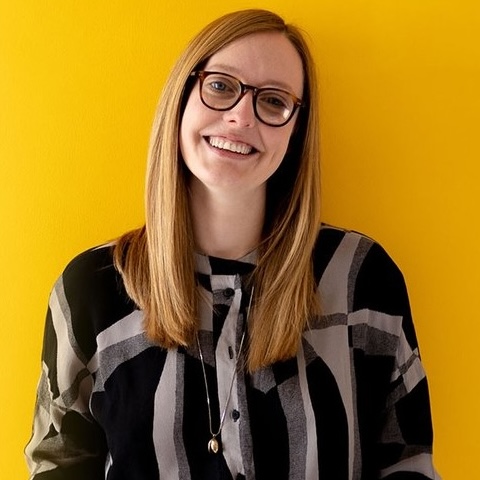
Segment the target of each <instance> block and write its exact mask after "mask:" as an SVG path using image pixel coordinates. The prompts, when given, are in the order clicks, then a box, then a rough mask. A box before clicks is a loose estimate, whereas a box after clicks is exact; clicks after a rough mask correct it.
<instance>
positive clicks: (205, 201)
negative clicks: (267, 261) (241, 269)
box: [190, 185, 265, 259]
mask: <svg viewBox="0 0 480 480" xmlns="http://www.w3.org/2000/svg"><path fill="white" fill-rule="evenodd" d="M190 192H191V193H190V211H191V213H192V221H193V231H194V237H195V244H196V248H197V250H198V251H199V252H200V253H204V254H206V255H212V256H215V257H220V258H229V259H238V258H241V257H243V256H244V255H246V254H247V253H249V252H251V251H252V250H254V249H255V248H256V247H257V246H258V244H259V243H260V241H261V238H262V230H263V222H264V216H265V191H257V192H242V193H241V194H238V193H236V194H232V193H231V192H227V193H223V194H222V193H218V192H215V193H213V192H211V191H210V190H206V189H205V188H201V187H196V186H195V185H191V190H190Z"/></svg>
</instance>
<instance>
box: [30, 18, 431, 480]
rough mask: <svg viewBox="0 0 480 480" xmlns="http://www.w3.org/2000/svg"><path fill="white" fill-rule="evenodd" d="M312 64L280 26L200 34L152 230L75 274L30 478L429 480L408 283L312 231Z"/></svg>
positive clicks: (161, 148) (384, 259) (170, 120)
mask: <svg viewBox="0 0 480 480" xmlns="http://www.w3.org/2000/svg"><path fill="white" fill-rule="evenodd" d="M317 105H318V99H317V83H316V79H315V67H314V64H313V61H312V59H311V56H310V54H309V51H308V48H307V46H306V44H305V42H304V40H303V38H302V36H301V34H300V32H299V31H298V30H297V29H296V28H294V27H293V26H291V25H286V24H285V23H284V22H283V20H282V19H281V18H279V17H278V16H276V15H275V14H273V13H270V12H266V11H261V10H247V11H241V12H236V13H232V14H229V15H226V16H224V17H222V18H220V19H218V20H217V21H215V22H213V23H212V24H210V25H208V26H207V27H206V28H205V29H204V30H203V31H202V32H200V33H199V34H198V35H197V36H196V37H195V38H194V39H193V40H192V42H191V43H190V44H189V46H188V47H187V48H186V50H185V52H184V54H183V55H182V56H181V57H180V59H179V60H178V62H177V63H176V65H175V68H174V69H173V71H172V73H171V75H170V77H169V80H168V81H167V84H166V86H165V89H164V92H163V94H162V99H161V102H160V104H159V107H158V112H157V116H156V120H155V124H154V128H153V134H152V141H151V148H150V153H149V165H148V177H147V198H146V224H145V227H144V228H141V229H139V230H135V231H133V232H130V233H127V234H126V235H124V236H123V237H122V238H120V239H118V240H117V241H115V242H113V243H112V244H109V245H104V246H101V247H98V248H95V249H92V250H89V251H87V252H85V253H83V254H81V255H80V256H78V257H77V258H76V259H74V260H73V261H72V262H71V263H70V264H69V266H68V267H67V268H66V270H65V271H64V273H63V275H62V276H61V277H60V279H59V280H58V282H57V284H56V285H55V287H54V289H53V291H52V295H51V300H50V304H49V310H48V315H47V324H46V331H45V343H44V352H43V367H44V368H43V375H42V379H41V382H40V386H39V390H38V400H37V410H36V415H35V425H34V433H33V437H32V439H31V441H30V443H29V445H28V447H27V459H28V462H29V465H30V469H31V472H32V476H31V478H32V479H36V480H39V479H46V480H48V479H68V480H75V479H85V478H88V479H102V478H108V479H111V480H118V479H128V480H132V479H142V480H145V479H234V478H235V479H241V478H246V479H254V478H255V479H276V480H277V479H315V478H321V479H374V478H391V479H394V478H395V479H400V478H402V479H407V478H409V479H410V478H412V479H414V478H415V479H417V478H418V479H420V478H424V479H432V478H435V473H434V469H433V466H432V460H431V450H432V427H431V420H430V408H429V398H428V389H427V382H426V378H425V374H424V371H423V369H422V366H421V363H420V358H419V354H418V348H417V343H416V338H415V332H414V328H413V324H412V320H411V316H410V310H409V305H408V297H407V293H406V289H405V285H404V282H403V278H402V275H401V273H400V272H399V270H398V269H397V267H396V266H395V264H394V263H393V262H392V260H391V259H390V258H389V257H388V255H387V254H386V253H385V251H384V250H383V249H382V248H381V247H380V246H379V245H378V244H377V243H375V242H374V241H372V240H371V239H369V238H367V237H365V236H363V235H361V234H358V233H354V232H349V231H345V230H341V229H337V228H333V227H330V226H326V225H323V226H322V225H321V224H320V215H319V211H320V197H319V162H318V159H319V145H318V130H319V125H318V112H317Z"/></svg>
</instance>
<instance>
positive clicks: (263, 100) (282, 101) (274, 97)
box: [258, 90, 292, 111]
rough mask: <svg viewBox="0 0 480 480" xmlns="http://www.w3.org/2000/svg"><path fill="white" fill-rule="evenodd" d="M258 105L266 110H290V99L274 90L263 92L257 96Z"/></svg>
mask: <svg viewBox="0 0 480 480" xmlns="http://www.w3.org/2000/svg"><path fill="white" fill-rule="evenodd" d="M258 102H259V105H261V107H262V108H264V109H268V110H271V111H273V110H291V109H292V99H291V98H290V96H289V95H288V94H287V93H284V92H281V91H276V90H265V91H263V92H262V93H261V95H259V96H258Z"/></svg>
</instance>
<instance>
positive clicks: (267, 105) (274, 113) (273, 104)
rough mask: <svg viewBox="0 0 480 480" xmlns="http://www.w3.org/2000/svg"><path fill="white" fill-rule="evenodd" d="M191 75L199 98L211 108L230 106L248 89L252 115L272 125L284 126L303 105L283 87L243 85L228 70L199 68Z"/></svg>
mask: <svg viewBox="0 0 480 480" xmlns="http://www.w3.org/2000/svg"><path fill="white" fill-rule="evenodd" d="M190 75H191V76H192V77H196V78H199V79H200V99H201V100H202V103H203V104H204V105H205V106H206V107H208V108H211V109H212V110H219V111H225V110H230V109H232V108H233V107H234V106H235V105H237V103H238V102H239V101H240V100H241V99H242V98H243V96H244V95H245V94H246V93H247V92H248V91H249V90H251V91H252V93H253V95H252V101H253V111H254V112H255V116H256V117H257V118H258V120H260V121H261V122H262V123H265V124H266V125H270V126H271V127H283V126H284V125H286V124H287V123H288V122H289V121H290V120H291V118H292V117H293V114H294V113H295V112H296V110H297V108H298V107H301V106H302V101H301V100H300V99H299V98H297V97H296V96H295V95H293V94H291V93H289V92H287V91H285V90H281V89H279V88H257V87H253V86H252V85H246V84H244V83H242V82H241V81H240V80H238V79H237V78H235V77H232V76H231V75H228V74H227V73H220V72H206V71H203V70H198V71H195V72H192V73H191V74H190Z"/></svg>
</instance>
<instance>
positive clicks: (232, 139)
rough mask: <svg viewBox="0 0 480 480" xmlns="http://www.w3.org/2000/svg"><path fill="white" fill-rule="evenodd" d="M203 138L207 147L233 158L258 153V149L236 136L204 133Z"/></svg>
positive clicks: (249, 156)
mask: <svg viewBox="0 0 480 480" xmlns="http://www.w3.org/2000/svg"><path fill="white" fill-rule="evenodd" d="M203 139H204V140H205V142H206V143H207V145H208V147H209V148H210V149H212V150H213V151H214V152H216V153H218V154H221V155H228V156H234V157H235V158H239V157H240V158H251V156H252V155H255V154H256V153H259V149H258V148H256V147H255V146H254V145H252V144H251V143H249V142H247V141H245V140H244V139H242V138H240V137H238V136H232V135H204V136H203Z"/></svg>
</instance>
